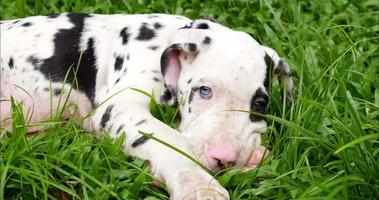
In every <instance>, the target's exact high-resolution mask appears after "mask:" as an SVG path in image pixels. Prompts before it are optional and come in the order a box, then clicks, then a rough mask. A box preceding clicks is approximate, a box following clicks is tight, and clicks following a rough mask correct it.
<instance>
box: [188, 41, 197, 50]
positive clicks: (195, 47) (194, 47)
mask: <svg viewBox="0 0 379 200" xmlns="http://www.w3.org/2000/svg"><path fill="white" fill-rule="evenodd" d="M188 48H189V50H190V51H191V52H196V51H197V45H196V44H194V43H188Z"/></svg>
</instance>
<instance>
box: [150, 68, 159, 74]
mask: <svg viewBox="0 0 379 200" xmlns="http://www.w3.org/2000/svg"><path fill="white" fill-rule="evenodd" d="M151 72H153V73H159V71H158V70H155V69H153V70H151Z"/></svg>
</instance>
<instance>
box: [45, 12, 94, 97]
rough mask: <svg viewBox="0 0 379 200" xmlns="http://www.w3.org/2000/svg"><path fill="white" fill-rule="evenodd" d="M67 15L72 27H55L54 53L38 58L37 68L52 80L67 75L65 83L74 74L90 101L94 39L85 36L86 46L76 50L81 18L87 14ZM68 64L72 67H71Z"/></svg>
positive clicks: (81, 23) (79, 35)
mask: <svg viewBox="0 0 379 200" xmlns="http://www.w3.org/2000/svg"><path fill="white" fill-rule="evenodd" d="M67 17H68V18H69V19H70V22H71V23H73V24H74V27H73V28H71V29H59V31H58V32H57V33H56V34H55V37H54V54H53V56H51V57H50V58H48V59H45V60H42V64H41V67H40V68H39V70H40V71H41V72H42V73H43V74H44V75H45V77H46V79H51V80H52V81H53V82H62V81H64V79H65V76H66V74H67V75H68V76H67V78H68V79H67V82H72V81H73V80H74V76H75V74H76V79H77V81H78V86H79V89H80V90H82V91H84V93H85V94H86V96H87V97H88V98H89V99H90V100H91V103H92V104H93V99H94V90H95V86H96V73H97V69H96V66H95V49H94V43H95V41H94V39H93V38H89V39H88V41H87V49H86V50H85V51H83V53H82V54H81V49H80V41H81V36H82V32H83V26H84V20H85V19H86V18H88V17H91V16H90V15H89V14H75V13H69V14H67ZM80 58H81V59H80ZM78 63H79V66H78ZM70 67H72V69H71V70H70ZM75 71H76V73H75ZM73 85H76V84H73Z"/></svg>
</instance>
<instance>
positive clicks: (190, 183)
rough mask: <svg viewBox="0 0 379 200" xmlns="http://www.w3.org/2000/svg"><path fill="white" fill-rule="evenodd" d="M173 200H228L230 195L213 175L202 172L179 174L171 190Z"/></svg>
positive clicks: (190, 171)
mask: <svg viewBox="0 0 379 200" xmlns="http://www.w3.org/2000/svg"><path fill="white" fill-rule="evenodd" d="M170 199H171V200H183V199H184V200H195V199H196V200H228V199H229V193H228V191H226V190H225V189H224V188H223V187H222V186H221V185H220V184H219V183H218V182H217V180H215V179H214V178H213V177H212V176H211V175H209V174H207V173H206V172H204V171H202V170H193V171H192V170H188V171H183V172H181V173H179V174H178V176H177V177H176V178H175V181H174V183H173V184H172V185H171V190H170Z"/></svg>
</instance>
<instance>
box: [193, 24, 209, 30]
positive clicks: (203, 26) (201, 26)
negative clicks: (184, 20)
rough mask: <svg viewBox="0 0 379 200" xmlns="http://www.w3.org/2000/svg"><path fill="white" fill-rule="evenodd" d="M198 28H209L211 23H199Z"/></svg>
mask: <svg viewBox="0 0 379 200" xmlns="http://www.w3.org/2000/svg"><path fill="white" fill-rule="evenodd" d="M196 28H197V29H208V28H209V25H208V24H207V23H201V24H199V25H197V27H196Z"/></svg>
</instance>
